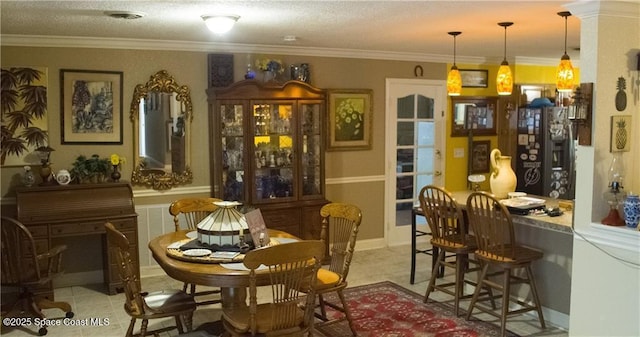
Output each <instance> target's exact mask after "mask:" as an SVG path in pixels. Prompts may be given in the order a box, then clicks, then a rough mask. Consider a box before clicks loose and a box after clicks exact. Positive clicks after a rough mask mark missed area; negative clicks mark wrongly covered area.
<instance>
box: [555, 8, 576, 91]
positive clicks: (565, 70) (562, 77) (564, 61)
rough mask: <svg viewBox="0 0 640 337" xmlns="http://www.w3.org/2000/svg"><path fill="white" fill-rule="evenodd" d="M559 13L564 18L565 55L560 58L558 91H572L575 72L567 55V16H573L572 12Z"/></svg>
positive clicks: (557, 77) (557, 72) (557, 75)
mask: <svg viewBox="0 0 640 337" xmlns="http://www.w3.org/2000/svg"><path fill="white" fill-rule="evenodd" d="M558 15H560V16H561V17H563V18H564V55H562V57H561V58H560V64H559V65H558V70H557V71H556V89H557V90H558V92H571V91H573V77H574V74H573V65H571V59H570V58H569V55H567V17H569V16H571V12H559V13H558Z"/></svg>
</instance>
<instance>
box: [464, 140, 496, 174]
mask: <svg viewBox="0 0 640 337" xmlns="http://www.w3.org/2000/svg"><path fill="white" fill-rule="evenodd" d="M490 152H491V141H489V140H474V141H473V142H471V149H470V150H469V153H470V156H471V164H470V165H471V167H470V169H469V172H471V173H474V174H475V173H489V153H490Z"/></svg>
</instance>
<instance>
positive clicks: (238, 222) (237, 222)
mask: <svg viewBox="0 0 640 337" xmlns="http://www.w3.org/2000/svg"><path fill="white" fill-rule="evenodd" d="M214 204H215V205H216V206H218V209H216V210H215V211H213V212H212V213H211V214H209V215H207V216H206V217H205V218H204V219H202V221H200V223H198V225H197V230H198V241H200V242H201V243H202V244H204V245H207V246H212V247H215V248H222V247H229V248H230V247H240V246H242V245H244V244H245V241H244V240H245V237H246V236H248V235H249V234H250V233H249V226H248V224H247V221H246V220H245V218H244V216H243V215H242V214H241V213H240V212H238V210H236V209H235V207H236V206H238V205H240V203H239V202H237V201H218V202H214Z"/></svg>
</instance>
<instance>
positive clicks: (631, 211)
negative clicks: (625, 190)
mask: <svg viewBox="0 0 640 337" xmlns="http://www.w3.org/2000/svg"><path fill="white" fill-rule="evenodd" d="M623 210H624V223H625V224H626V225H627V227H630V228H636V227H638V222H640V197H639V196H638V195H637V194H629V195H628V196H627V198H626V199H625V200H624V206H623Z"/></svg>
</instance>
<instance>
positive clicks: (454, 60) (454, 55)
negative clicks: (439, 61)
mask: <svg viewBox="0 0 640 337" xmlns="http://www.w3.org/2000/svg"><path fill="white" fill-rule="evenodd" d="M456 36H457V34H454V35H453V66H455V65H456Z"/></svg>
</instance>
